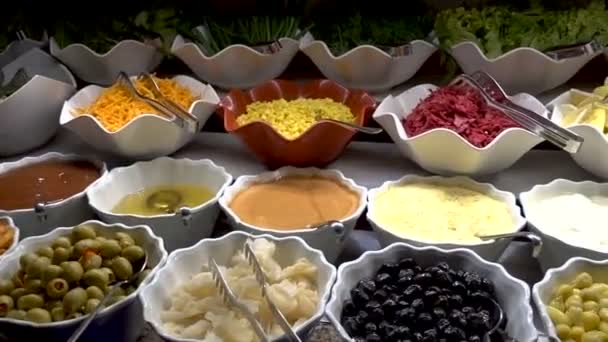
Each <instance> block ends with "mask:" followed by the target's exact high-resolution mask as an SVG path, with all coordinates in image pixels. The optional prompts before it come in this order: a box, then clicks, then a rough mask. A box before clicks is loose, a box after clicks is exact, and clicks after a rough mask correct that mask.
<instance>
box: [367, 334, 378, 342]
mask: <svg viewBox="0 0 608 342" xmlns="http://www.w3.org/2000/svg"><path fill="white" fill-rule="evenodd" d="M365 340H366V341H368V342H370V341H371V342H373V341H382V339H381V338H380V336H379V335H378V334H376V333H371V334H368V335H367V336H366V337H365Z"/></svg>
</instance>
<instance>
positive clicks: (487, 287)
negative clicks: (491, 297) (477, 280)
mask: <svg viewBox="0 0 608 342" xmlns="http://www.w3.org/2000/svg"><path fill="white" fill-rule="evenodd" d="M480 287H481V290H482V291H485V292H488V293H490V294H494V285H492V282H491V281H490V280H489V279H487V278H481V286H480Z"/></svg>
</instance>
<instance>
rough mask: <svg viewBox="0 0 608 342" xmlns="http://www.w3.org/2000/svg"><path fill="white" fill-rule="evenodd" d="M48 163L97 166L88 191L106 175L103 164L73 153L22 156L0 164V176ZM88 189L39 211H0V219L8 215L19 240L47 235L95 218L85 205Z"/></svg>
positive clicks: (45, 205) (87, 205) (43, 206)
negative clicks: (74, 163) (64, 161)
mask: <svg viewBox="0 0 608 342" xmlns="http://www.w3.org/2000/svg"><path fill="white" fill-rule="evenodd" d="M48 160H84V161H88V162H91V163H93V164H94V165H96V166H97V167H98V169H99V171H100V177H99V178H98V179H97V180H96V181H95V182H93V183H91V184H90V185H89V186H88V187H87V189H88V188H89V187H91V186H92V185H94V184H95V183H96V182H98V181H99V180H100V179H101V178H103V176H104V175H105V174H106V172H107V168H106V164H105V163H103V162H101V161H99V160H97V159H94V158H90V157H86V156H79V155H75V154H62V153H57V152H50V153H46V154H43V155H41V156H37V157H25V158H23V159H20V160H18V161H14V162H10V163H0V174H2V173H5V172H8V171H10V170H13V169H18V168H20V167H23V166H26V165H31V164H37V163H40V162H44V161H48ZM87 189H85V190H84V191H81V192H79V193H77V194H74V195H73V196H71V197H69V198H66V199H64V200H62V201H58V202H55V203H51V204H44V205H42V206H41V208H40V210H36V209H34V208H31V209H17V210H2V209H0V216H9V217H11V218H12V219H13V221H14V222H15V225H16V226H17V227H19V229H20V233H21V238H27V237H30V236H36V235H42V234H46V233H48V232H49V231H51V230H53V229H55V228H56V227H69V226H75V225H77V224H79V223H80V222H82V221H86V220H89V219H92V218H93V217H94V213H93V211H92V210H91V208H90V207H89V203H88V202H87V198H86V190H87Z"/></svg>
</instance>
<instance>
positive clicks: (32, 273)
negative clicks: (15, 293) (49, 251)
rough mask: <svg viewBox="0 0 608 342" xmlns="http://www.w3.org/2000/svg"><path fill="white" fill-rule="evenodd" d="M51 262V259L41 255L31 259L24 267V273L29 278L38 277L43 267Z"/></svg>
mask: <svg viewBox="0 0 608 342" xmlns="http://www.w3.org/2000/svg"><path fill="white" fill-rule="evenodd" d="M50 264H51V259H49V258H47V257H44V256H41V257H39V258H36V260H33V261H32V262H31V263H29V264H28V265H27V267H26V268H25V273H26V274H27V276H28V277H29V278H38V277H40V276H41V275H42V272H43V271H44V269H45V268H46V267H47V266H48V265H50Z"/></svg>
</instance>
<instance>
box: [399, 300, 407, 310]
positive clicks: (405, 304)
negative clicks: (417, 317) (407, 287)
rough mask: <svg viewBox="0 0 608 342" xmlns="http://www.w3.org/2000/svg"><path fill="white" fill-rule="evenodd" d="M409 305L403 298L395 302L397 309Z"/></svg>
mask: <svg viewBox="0 0 608 342" xmlns="http://www.w3.org/2000/svg"><path fill="white" fill-rule="evenodd" d="M409 306H410V303H409V302H407V301H405V300H400V301H398V302H397V307H398V308H399V309H405V308H408V307H409Z"/></svg>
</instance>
